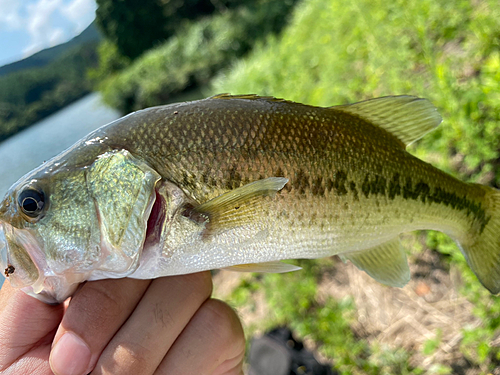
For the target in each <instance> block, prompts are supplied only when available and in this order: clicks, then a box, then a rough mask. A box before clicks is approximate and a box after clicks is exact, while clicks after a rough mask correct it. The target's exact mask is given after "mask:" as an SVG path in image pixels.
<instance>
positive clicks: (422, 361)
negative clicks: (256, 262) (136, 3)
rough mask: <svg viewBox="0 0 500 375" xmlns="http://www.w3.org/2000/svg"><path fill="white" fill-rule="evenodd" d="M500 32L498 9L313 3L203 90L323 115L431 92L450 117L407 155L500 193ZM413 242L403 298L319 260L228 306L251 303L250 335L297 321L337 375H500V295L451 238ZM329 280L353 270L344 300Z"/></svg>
mask: <svg viewBox="0 0 500 375" xmlns="http://www.w3.org/2000/svg"><path fill="white" fill-rule="evenodd" d="M499 35H500V3H498V2H497V1H493V0H482V1H465V0H458V1H454V2H449V1H446V0H411V1H403V0H396V1H393V2H386V1H382V0H373V1H371V0H354V1H351V0H309V1H304V2H303V3H301V4H300V5H299V6H297V7H296V9H295V11H294V17H293V19H292V21H291V23H290V25H289V26H288V27H287V28H286V29H285V30H284V32H283V33H282V34H281V36H280V37H276V36H274V37H268V38H267V39H266V40H265V42H261V43H260V44H259V45H258V46H257V47H256V48H254V50H253V51H252V52H251V53H250V54H249V55H248V56H247V57H246V58H244V59H242V60H239V61H237V62H235V63H234V64H233V65H232V66H231V68H230V69H228V70H226V71H224V72H223V73H221V74H220V75H219V76H218V77H217V78H216V79H215V80H213V81H212V88H211V90H209V91H207V95H209V94H210V95H211V94H215V93H219V92H231V93H233V94H243V93H257V94H260V95H272V96H276V97H283V98H286V99H291V100H295V101H299V102H303V103H307V104H312V105H320V106H330V105H335V104H342V103H347V102H355V101H359V100H362V99H366V98H370V97H376V96H382V95H394V94H411V95H417V96H422V97H426V98H428V99H430V100H431V101H432V102H433V103H434V104H435V105H436V106H437V107H438V108H439V110H440V112H441V114H442V115H443V118H444V122H443V124H442V125H441V126H440V128H439V129H438V130H437V131H434V132H433V133H431V134H429V135H427V136H426V137H425V138H424V139H422V140H421V141H419V142H418V143H417V144H416V145H414V146H412V147H411V148H410V151H411V152H412V153H414V154H415V155H416V156H418V157H420V158H422V159H424V160H426V161H428V162H432V163H433V164H434V165H436V166H438V167H439V168H441V169H443V170H445V171H447V172H448V173H451V174H453V175H455V176H457V177H459V178H461V179H463V180H466V181H471V182H481V183H484V184H489V185H491V186H494V187H497V188H499V187H500V169H499V168H500V163H499V160H500V159H499V150H500V37H499ZM405 243H406V244H407V245H408V244H410V245H411V247H410V248H409V249H411V253H410V263H411V264H412V266H411V269H412V275H413V279H414V280H412V282H411V283H410V285H409V286H408V287H406V288H404V289H403V290H388V288H384V287H381V286H379V285H377V284H373V283H371V282H370V281H369V280H367V279H365V278H364V277H363V276H362V275H361V274H360V273H359V272H357V271H350V269H351V268H350V267H349V266H348V265H337V264H336V263H335V264H334V265H331V264H330V266H327V265H326V264H325V263H324V262H325V261H324V260H320V261H302V262H300V264H301V266H303V267H304V268H305V271H301V272H297V273H294V274H291V275H265V276H253V277H251V278H246V279H244V281H242V282H241V284H240V285H239V286H238V287H237V288H236V289H234V292H233V293H232V294H230V295H229V296H228V297H227V298H228V300H229V301H231V303H233V304H234V306H236V307H238V308H239V311H241V312H242V317H243V318H244V319H245V316H246V315H250V316H251V315H252V314H254V312H253V311H251V309H250V310H249V306H253V308H254V309H255V311H258V310H259V309H261V310H262V309H263V310H264V311H266V312H267V313H266V314H263V315H262V314H261V315H262V316H261V317H260V318H255V319H256V320H254V321H253V322H251V321H250V322H248V321H247V323H246V329H247V333H248V334H249V335H251V334H253V333H254V332H256V327H271V326H274V325H279V324H287V325H290V326H291V327H292V328H293V329H294V330H295V331H296V332H297V333H298V335H299V336H300V337H303V338H306V339H307V340H311V341H312V342H313V346H315V347H317V348H318V350H319V352H320V353H322V355H323V356H324V357H325V358H327V359H330V360H332V361H333V363H334V365H335V367H336V368H337V369H339V370H340V371H341V373H345V374H347V373H354V374H423V373H426V374H440V373H443V374H444V373H452V372H453V373H458V374H460V373H461V374H480V373H484V374H487V373H489V372H491V371H494V369H495V368H496V367H497V366H498V365H499V360H500V352H499V350H498V347H499V344H500V342H499V341H500V340H499V339H498V338H499V336H500V328H499V327H500V300H499V299H498V298H497V297H495V296H491V295H490V294H489V293H488V292H487V291H486V290H485V289H484V288H483V287H482V286H481V285H480V284H479V282H478V281H477V279H476V278H475V276H474V275H473V274H472V272H471V271H470V269H469V268H468V266H467V265H466V262H465V259H464V257H463V256H462V254H461V253H460V252H459V250H458V249H457V247H456V246H455V244H454V243H453V242H452V241H451V240H450V239H449V238H448V237H446V236H445V235H443V234H441V233H436V232H429V233H427V234H422V233H420V234H418V233H417V234H412V235H408V236H406V237H405ZM435 250H437V252H436V251H435ZM326 262H328V260H327V261H326ZM344 268H346V269H347V270H348V271H341V270H343V269H344ZM332 270H333V271H332ZM329 272H330V273H331V272H338V273H339V274H341V273H343V272H344V273H345V272H347V273H348V274H349V275H350V278H348V279H347V281H346V283H344V284H349V285H350V287H349V289H348V291H347V292H346V293H345V295H344V296H342V295H339V290H341V289H342V288H344V287H345V285H340V284H336V285H335V288H329V289H328V292H327V293H325V292H324V290H323V292H322V288H323V289H324V288H325V285H328V283H330V284H331V283H332V282H333V281H332V280H335V279H336V278H337V277H340V276H339V275H337V276H336V277H332V278H330V279H328V277H327V278H326V279H327V280H326V281H325V276H324V275H325V273H326V274H327V275H328V273H329ZM350 272H351V273H350ZM352 272H357V273H352ZM354 275H356V276H354ZM328 280H329V281H328ZM325 283H326V284H325ZM349 296H350V297H349ZM387 301H389V302H387ZM259 306H260V307H259ZM398 309H399V310H398ZM401 311H403V312H404V314H403V315H402V314H401ZM384 314H385V316H384ZM384 322H385V323H384Z"/></svg>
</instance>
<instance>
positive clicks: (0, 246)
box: [0, 221, 77, 304]
mask: <svg viewBox="0 0 500 375" xmlns="http://www.w3.org/2000/svg"><path fill="white" fill-rule="evenodd" d="M0 269H1V270H2V271H3V272H4V275H5V277H6V278H8V279H9V281H10V283H11V285H12V286H13V287H14V288H22V290H23V291H24V292H25V293H26V294H28V295H30V296H32V297H35V298H36V299H38V300H40V301H42V302H44V303H47V304H58V303H60V302H62V301H64V300H65V299H66V298H67V297H68V295H70V294H72V293H73V292H74V290H75V289H76V287H77V284H68V283H66V282H64V280H62V278H61V276H57V275H54V273H53V272H51V271H50V269H49V267H48V266H47V262H46V261H45V257H44V253H43V249H42V247H41V246H40V243H39V241H38V240H37V239H36V237H35V236H34V235H33V234H32V233H31V232H30V231H29V230H28V229H18V228H15V227H13V226H12V225H10V224H9V223H6V222H3V221H0Z"/></svg>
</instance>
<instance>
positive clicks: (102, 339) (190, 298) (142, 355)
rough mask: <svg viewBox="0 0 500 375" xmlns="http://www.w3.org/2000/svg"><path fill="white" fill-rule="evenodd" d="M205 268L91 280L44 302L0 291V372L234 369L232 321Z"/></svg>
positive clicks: (238, 358)
mask: <svg viewBox="0 0 500 375" xmlns="http://www.w3.org/2000/svg"><path fill="white" fill-rule="evenodd" d="M211 292H212V280H211V277H210V273H209V272H202V273H197V274H191V275H182V276H170V277H164V278H160V279H156V280H134V279H120V280H101V281H92V282H88V283H86V284H84V285H83V287H82V288H81V289H80V290H79V291H78V292H77V293H76V294H75V295H74V296H73V298H72V299H71V301H70V303H69V304H66V306H65V305H58V306H49V305H46V304H44V303H42V302H40V301H38V300H36V299H34V298H32V297H29V296H27V295H25V294H24V292H22V291H20V290H16V289H13V288H12V287H11V286H10V284H9V283H8V282H5V283H4V286H3V287H2V290H1V291H0V373H1V374H52V371H54V372H55V373H56V374H58V375H66V374H87V373H90V372H92V373H93V374H146V375H147V374H153V373H154V374H158V375H160V374H167V373H168V374H169V375H171V374H172V375H173V374H197V375H198V374H214V375H215V374H217V375H222V374H224V375H232V374H242V361H243V356H244V351H245V341H244V336H243V330H242V328H241V324H240V321H239V319H238V317H237V316H236V314H235V313H234V311H233V310H232V309H231V308H230V307H229V306H228V305H226V304H225V303H223V302H221V301H218V300H215V299H211V298H210V295H211Z"/></svg>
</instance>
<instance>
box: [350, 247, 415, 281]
mask: <svg viewBox="0 0 500 375" xmlns="http://www.w3.org/2000/svg"><path fill="white" fill-rule="evenodd" d="M341 258H342V260H344V261H345V259H349V260H350V261H351V262H352V263H353V264H354V265H355V266H356V267H358V268H359V269H360V270H363V271H365V272H366V273H367V274H368V275H370V276H371V277H373V278H374V279H375V280H377V281H378V282H380V283H382V284H385V285H389V286H397V287H403V286H405V285H406V284H407V283H408V281H410V269H409V268H408V262H407V260H406V253H405V252H404V249H403V248H402V246H401V243H400V241H399V238H395V239H393V240H391V241H389V242H386V243H383V244H381V245H379V246H377V247H374V248H371V249H368V250H362V251H356V252H352V253H347V254H342V255H341Z"/></svg>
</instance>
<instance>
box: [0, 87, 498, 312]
mask: <svg viewBox="0 0 500 375" xmlns="http://www.w3.org/2000/svg"><path fill="white" fill-rule="evenodd" d="M441 121H442V118H441V116H440V114H439V112H438V110H437V109H436V107H435V106H434V105H433V104H432V103H431V102H430V101H429V100H426V99H423V98H418V97H415V96H387V97H380V98H374V99H369V100H366V101H361V102H358V103H354V104H345V105H337V106H331V107H314V106H310V105H305V104H300V103H295V102H291V101H287V100H284V99H276V98H273V97H261V96H257V95H229V94H220V95H216V96H213V97H210V98H206V99H202V100H197V101H192V102H183V103H176V104H170V105H164V106H158V107H152V108H148V109H144V110H140V111H137V112H134V113H132V114H129V115H127V116H125V117H123V118H121V119H118V120H116V121H114V122H112V123H110V124H108V125H105V126H103V127H101V128H99V129H97V130H96V131H94V132H92V133H90V134H89V135H88V136H86V137H85V138H84V139H82V140H80V141H78V142H77V143H76V144H75V145H73V146H72V147H70V148H69V149H67V150H66V151H64V152H62V153H61V154H59V155H58V156H55V157H54V158H53V159H51V160H49V161H47V162H45V163H44V164H42V165H41V166H39V167H38V168H36V169H35V170H33V171H32V172H30V173H28V174H26V175H25V176H24V177H22V178H21V179H20V180H19V181H17V182H16V183H15V184H14V185H13V186H12V187H11V188H10V189H9V191H8V192H7V194H6V196H5V198H4V199H3V201H2V203H1V204H0V263H1V264H0V266H1V267H2V269H5V275H6V276H7V278H8V279H9V280H10V282H11V284H12V286H13V287H16V288H21V289H22V290H23V291H25V292H26V293H27V294H29V295H31V296H33V297H35V298H38V299H39V300H41V301H43V302H46V303H60V302H62V301H64V300H65V299H66V298H68V297H69V296H71V295H72V294H73V293H74V292H75V290H76V288H77V287H78V285H79V284H80V283H82V282H85V281H90V280H100V279H107V278H124V277H129V278H136V279H152V278H157V277H162V276H169V275H178V274H188V273H193V272H199V271H204V270H213V269H230V270H235V271H248V272H288V271H295V270H298V269H299V267H297V266H295V265H292V264H289V263H286V262H283V260H287V259H299V258H305V259H313V258H321V257H329V256H333V255H339V256H340V257H341V258H342V259H343V260H344V261H350V262H352V263H353V264H354V265H355V266H357V267H358V268H359V269H361V270H363V271H365V272H366V273H367V274H369V275H370V276H372V277H373V278H374V279H376V280H378V281H379V282H381V283H383V284H386V285H388V286H393V287H402V286H404V285H405V284H407V283H408V281H409V280H410V270H409V267H408V262H407V258H406V252H405V250H404V249H403V247H402V245H401V243H400V239H399V236H400V234H402V233H405V232H409V231H415V230H425V229H432V230H437V231H441V232H444V233H445V234H447V235H448V236H450V237H451V238H452V239H453V240H455V241H456V242H457V244H458V245H459V247H460V249H461V251H462V252H463V254H464V256H465V258H466V260H467V262H468V264H469V266H470V267H471V268H472V270H473V271H474V273H475V274H476V276H477V278H478V279H479V281H480V282H481V283H482V284H483V285H484V286H485V287H486V288H487V289H488V290H489V291H490V292H491V293H494V294H497V293H499V292H500V277H499V274H500V262H499V257H500V246H499V242H500V236H499V233H500V193H499V192H498V191H497V190H495V189H494V188H492V187H488V186H483V185H479V184H473V183H465V182H462V181H460V180H458V179H456V178H454V177H452V176H450V175H448V174H446V173H444V172H443V171H441V170H439V169H437V168H435V167H434V166H432V165H431V164H428V163H426V162H424V161H422V160H420V159H418V158H416V157H415V156H413V155H411V154H410V153H408V152H407V151H406V147H407V146H408V145H409V144H411V143H413V142H415V141H416V140H417V139H419V138H421V137H422V136H423V135H424V134H426V133H428V132H430V131H432V130H433V129H435V128H436V127H437V126H438V125H439V124H440V123H441Z"/></svg>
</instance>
